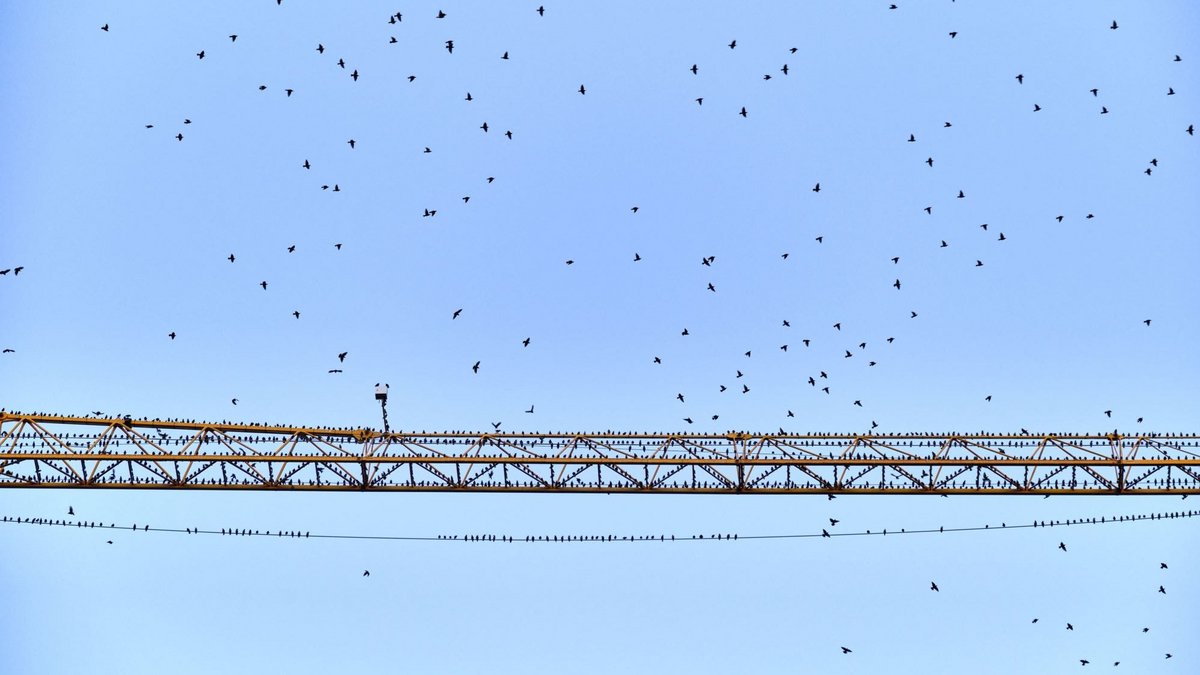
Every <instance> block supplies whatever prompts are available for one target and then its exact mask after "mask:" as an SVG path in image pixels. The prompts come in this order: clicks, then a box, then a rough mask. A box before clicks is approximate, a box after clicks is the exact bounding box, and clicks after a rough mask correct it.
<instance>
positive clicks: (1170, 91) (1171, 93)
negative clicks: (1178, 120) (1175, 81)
mask: <svg viewBox="0 0 1200 675" xmlns="http://www.w3.org/2000/svg"><path fill="white" fill-rule="evenodd" d="M1174 95H1175V88H1174V87H1167V96H1174Z"/></svg>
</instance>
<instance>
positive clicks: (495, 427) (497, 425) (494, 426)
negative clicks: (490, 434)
mask: <svg viewBox="0 0 1200 675" xmlns="http://www.w3.org/2000/svg"><path fill="white" fill-rule="evenodd" d="M501 424H503V422H492V428H493V429H499V428H500V425H501Z"/></svg>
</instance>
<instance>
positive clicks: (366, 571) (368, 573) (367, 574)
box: [363, 570, 371, 577]
mask: <svg viewBox="0 0 1200 675" xmlns="http://www.w3.org/2000/svg"><path fill="white" fill-rule="evenodd" d="M363 576H364V577H369V576H371V571H370V570H363Z"/></svg>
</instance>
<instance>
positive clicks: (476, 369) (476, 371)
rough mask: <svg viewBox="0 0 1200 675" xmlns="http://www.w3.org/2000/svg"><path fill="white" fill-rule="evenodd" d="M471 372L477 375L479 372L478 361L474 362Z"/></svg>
mask: <svg viewBox="0 0 1200 675" xmlns="http://www.w3.org/2000/svg"><path fill="white" fill-rule="evenodd" d="M471 371H472V372H474V373H478V372H479V361H476V362H475V365H473V366H471Z"/></svg>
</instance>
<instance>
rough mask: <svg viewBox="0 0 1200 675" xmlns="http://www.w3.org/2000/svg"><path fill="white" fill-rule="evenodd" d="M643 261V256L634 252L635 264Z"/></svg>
mask: <svg viewBox="0 0 1200 675" xmlns="http://www.w3.org/2000/svg"><path fill="white" fill-rule="evenodd" d="M641 259H642V256H641V255H639V254H638V253H637V251H634V253H633V262H639V261H641Z"/></svg>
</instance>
